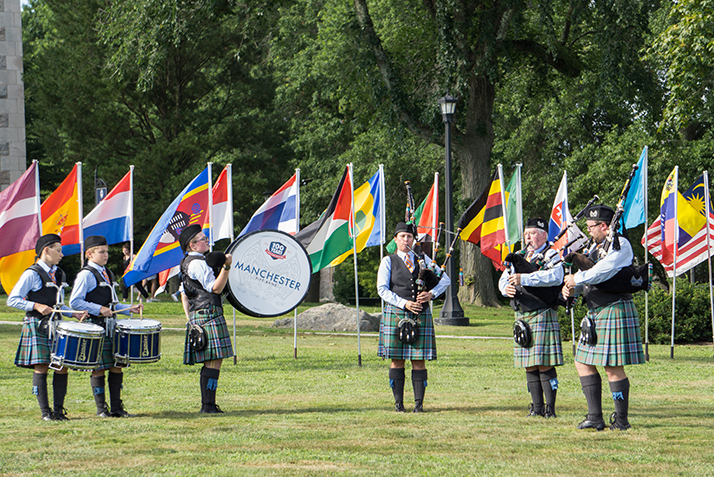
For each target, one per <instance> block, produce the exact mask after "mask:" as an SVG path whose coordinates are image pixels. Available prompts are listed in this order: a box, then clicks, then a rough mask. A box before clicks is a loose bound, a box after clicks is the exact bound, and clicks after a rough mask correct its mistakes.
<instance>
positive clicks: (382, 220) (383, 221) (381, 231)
mask: <svg viewBox="0 0 714 477" xmlns="http://www.w3.org/2000/svg"><path fill="white" fill-rule="evenodd" d="M379 172H380V174H379V181H380V187H381V189H380V190H381V192H382V193H381V194H380V198H379V200H380V201H381V204H380V210H381V212H382V213H381V217H380V218H379V220H380V227H379V263H382V260H383V259H384V242H385V235H386V228H387V218H386V215H387V209H386V205H387V199H386V197H385V195H386V194H385V192H386V190H385V188H384V164H380V165H379ZM437 215H438V214H437ZM434 258H436V257H434ZM379 301H380V307H381V309H382V317H384V299H383V298H382V297H380V298H379Z"/></svg>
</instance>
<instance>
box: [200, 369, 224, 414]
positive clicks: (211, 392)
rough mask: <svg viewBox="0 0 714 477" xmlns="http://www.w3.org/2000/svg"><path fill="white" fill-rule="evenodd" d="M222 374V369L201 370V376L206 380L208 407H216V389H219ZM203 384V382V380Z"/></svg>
mask: <svg viewBox="0 0 714 477" xmlns="http://www.w3.org/2000/svg"><path fill="white" fill-rule="evenodd" d="M220 374H221V370H220V369H213V368H206V367H204V368H203V369H201V376H202V377H203V376H205V378H206V384H205V387H206V397H205V399H206V403H205V404H206V405H208V406H215V405H216V389H218V377H219V376H220ZM201 381H202V382H203V380H201Z"/></svg>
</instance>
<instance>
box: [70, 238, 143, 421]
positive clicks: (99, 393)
mask: <svg viewBox="0 0 714 477" xmlns="http://www.w3.org/2000/svg"><path fill="white" fill-rule="evenodd" d="M84 255H85V258H86V259H87V265H85V266H84V268H82V269H81V270H80V271H79V273H78V274H77V279H76V280H75V282H74V288H73V289H72V295H71V296H70V297H69V306H71V307H72V309H73V310H87V311H88V312H89V321H90V322H91V323H93V324H96V325H99V326H101V327H102V328H104V329H105V330H106V329H107V321H108V320H107V319H108V318H112V317H113V316H114V313H115V312H119V313H122V314H125V315H129V314H130V313H139V312H140V311H141V310H142V309H143V307H144V305H143V304H141V303H139V304H138V305H133V306H131V305H124V304H121V303H118V300H117V297H116V293H115V292H114V288H113V285H114V274H113V273H112V272H111V270H109V269H107V268H105V265H106V264H107V261H108V260H109V247H108V246H107V240H106V239H105V238H104V237H102V236H101V235H92V236H91V237H87V238H86V239H85V240H84ZM109 326H111V322H110V323H109ZM110 331H112V330H110ZM112 345H113V343H112V340H110V339H108V338H106V337H105V339H104V347H103V348H102V354H101V358H100V361H99V367H97V368H96V369H94V370H93V371H92V377H91V378H90V383H91V385H92V392H93V394H94V402H95V403H96V405H97V416H99V417H133V415H132V414H129V413H128V412H126V410H125V409H124V404H123V403H122V400H121V390H122V382H123V379H124V373H123V371H122V368H121V367H119V366H115V364H114V357H113V356H112ZM107 369H108V370H109V379H108V381H109V396H110V403H111V411H109V408H108V407H107V404H106V398H105V389H104V385H105V378H104V371H105V370H107Z"/></svg>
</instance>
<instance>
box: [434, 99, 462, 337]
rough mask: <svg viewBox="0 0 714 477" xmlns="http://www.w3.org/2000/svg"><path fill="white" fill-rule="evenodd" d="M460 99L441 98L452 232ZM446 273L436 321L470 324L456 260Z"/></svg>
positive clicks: (450, 228) (460, 324)
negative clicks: (454, 147)
mask: <svg viewBox="0 0 714 477" xmlns="http://www.w3.org/2000/svg"><path fill="white" fill-rule="evenodd" d="M458 101H459V100H458V99H457V98H454V97H453V96H451V95H450V94H448V93H447V94H446V96H444V97H443V98H441V99H439V107H440V108H441V115H442V118H443V119H444V126H445V127H446V137H445V138H444V144H445V146H446V154H445V162H446V164H445V165H446V167H445V169H446V230H448V231H450V232H456V231H455V230H454V207H453V190H452V185H453V181H452V179H451V121H452V120H453V119H454V113H455V112H456V103H457V102H458ZM452 239H453V238H452ZM452 239H448V240H452ZM447 243H448V242H447ZM446 273H448V274H449V278H451V286H449V288H447V289H446V295H445V297H444V307H443V308H442V309H441V314H440V315H439V318H436V319H435V320H434V322H435V323H436V324H438V325H452V326H468V325H469V319H468V318H466V317H465V316H464V310H463V308H461V304H460V303H459V297H458V277H459V276H458V274H457V273H456V261H455V260H449V266H448V267H447V269H446Z"/></svg>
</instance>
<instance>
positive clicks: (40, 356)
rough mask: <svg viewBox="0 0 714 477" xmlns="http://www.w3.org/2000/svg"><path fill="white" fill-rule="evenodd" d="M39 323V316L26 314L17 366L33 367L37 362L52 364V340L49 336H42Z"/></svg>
mask: <svg viewBox="0 0 714 477" xmlns="http://www.w3.org/2000/svg"><path fill="white" fill-rule="evenodd" d="M39 323H40V320H39V319H38V318H37V317H34V316H25V320H24V321H23V324H22V334H21V335H20V343H19V345H18V346H17V353H16V354H15V366H21V367H23V368H32V367H34V365H36V364H50V354H51V352H52V350H51V348H50V347H51V346H52V342H51V341H50V338H49V336H42V335H41V334H39V333H38V332H37V327H38V325H39Z"/></svg>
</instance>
